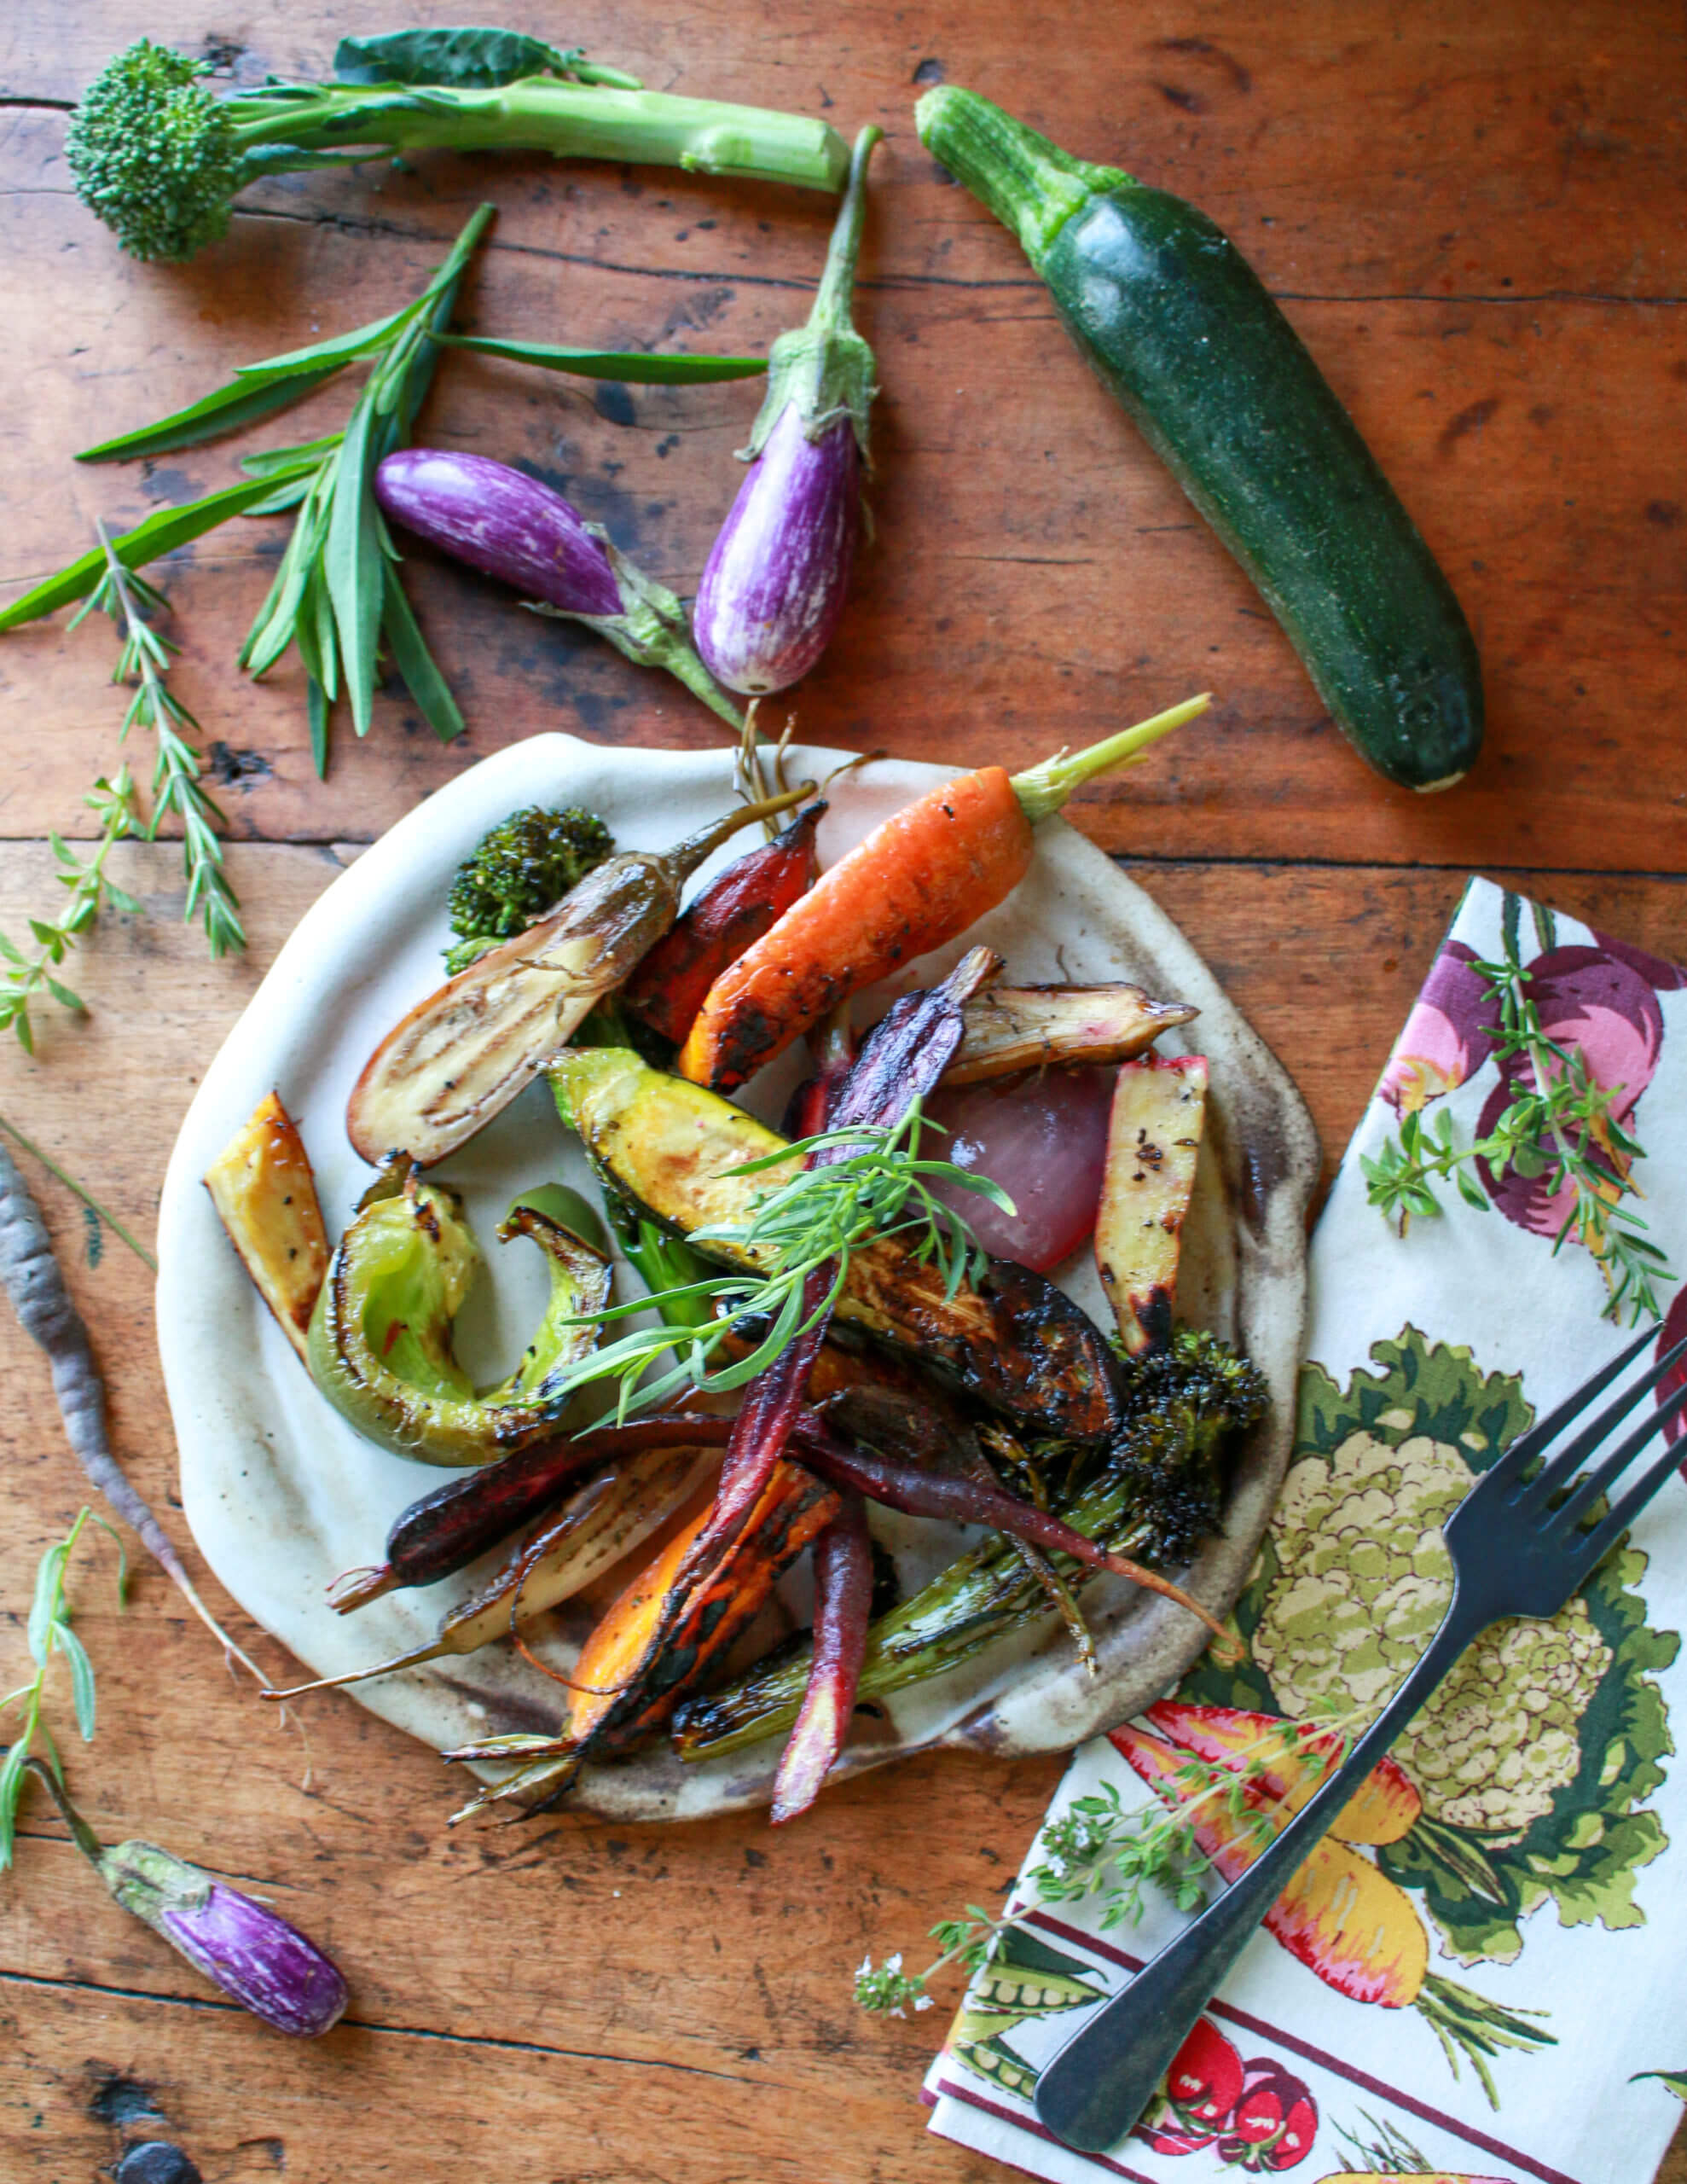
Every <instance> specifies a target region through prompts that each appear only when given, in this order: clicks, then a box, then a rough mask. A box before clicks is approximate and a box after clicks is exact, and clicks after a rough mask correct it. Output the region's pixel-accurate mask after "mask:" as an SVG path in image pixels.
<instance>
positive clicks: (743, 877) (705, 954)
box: [621, 799, 826, 1046]
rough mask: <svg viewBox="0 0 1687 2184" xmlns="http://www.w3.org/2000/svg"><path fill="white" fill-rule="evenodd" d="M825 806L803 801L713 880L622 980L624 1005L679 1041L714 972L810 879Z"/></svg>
mask: <svg viewBox="0 0 1687 2184" xmlns="http://www.w3.org/2000/svg"><path fill="white" fill-rule="evenodd" d="M825 814H826V805H825V804H824V803H823V802H822V801H820V799H816V800H815V802H814V803H813V804H806V805H805V806H804V807H803V810H801V811H799V812H798V813H797V816H796V818H794V819H793V820H792V821H791V824H790V825H789V826H788V827H787V828H786V829H785V831H784V833H783V834H780V835H778V836H776V837H775V839H774V840H773V841H771V842H765V843H763V844H762V847H761V848H760V849H754V850H751V852H750V854H749V855H748V856H747V857H739V860H738V862H737V863H735V864H731V865H728V868H727V869H726V870H725V871H724V872H723V873H722V874H721V876H720V878H719V879H718V880H711V881H710V884H709V886H707V887H705V888H704V890H703V892H702V893H701V894H700V895H699V897H698V898H697V900H696V901H695V902H694V903H692V904H691V905H690V907H689V908H688V909H687V911H686V913H685V915H683V916H682V917H681V920H680V921H679V923H678V924H677V925H676V926H675V927H674V928H673V930H672V932H670V933H668V934H667V935H666V937H665V938H663V939H661V940H658V942H657V944H656V945H655V947H654V948H652V950H651V951H650V953H649V955H648V956H646V957H645V959H644V961H643V962H642V963H641V964H640V965H639V967H638V968H637V970H635V972H634V973H633V975H632V977H631V978H630V979H628V981H627V983H626V985H624V986H623V987H622V989H621V1002H622V1006H623V1008H629V1009H630V1010H631V1011H632V1013H633V1014H634V1015H635V1016H636V1017H638V1018H639V1019H641V1022H643V1023H646V1024H648V1025H649V1026H650V1028H651V1030H652V1031H659V1032H660V1033H661V1035H662V1037H664V1039H671V1040H672V1041H673V1042H674V1043H675V1046H677V1045H678V1044H679V1043H680V1042H681V1039H683V1038H684V1037H685V1036H686V1033H687V1031H690V1029H691V1027H692V1024H693V1020H694V1019H695V1018H696V1015H697V1012H698V1010H699V1008H702V1006H703V1004H704V1001H705V1000H706V999H707V997H708V994H709V989H710V987H711V986H712V985H714V983H715V981H716V979H717V978H719V977H720V975H721V973H722V972H723V971H725V970H727V969H728V968H729V967H730V966H731V965H732V964H733V963H735V962H736V961H738V959H739V956H742V955H743V953H744V951H745V949H746V948H748V947H750V946H751V944H753V943H754V942H756V941H757V940H759V939H760V938H762V934H763V933H764V932H767V931H768V929H769V928H770V927H771V926H773V925H774V924H775V923H776V922H777V921H778V920H779V919H780V918H781V917H782V916H783V915H785V913H786V910H788V909H790V908H791V904H792V903H794V902H796V901H797V898H798V897H799V896H802V895H803V894H806V893H807V892H808V890H809V888H810V887H812V886H813V885H814V882H815V828H817V827H818V826H819V825H820V821H821V819H822V818H823V817H824V816H825Z"/></svg>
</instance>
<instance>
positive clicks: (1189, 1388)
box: [1114, 1327, 1268, 1564]
mask: <svg viewBox="0 0 1687 2184" xmlns="http://www.w3.org/2000/svg"><path fill="white" fill-rule="evenodd" d="M1125 1390H1126V1398H1125V1399H1126V1413H1125V1420H1124V1423H1123V1425H1122V1427H1121V1429H1120V1432H1119V1435H1118V1438H1117V1440H1116V1443H1115V1444H1114V1446H1115V1450H1116V1455H1117V1456H1118V1458H1119V1460H1120V1461H1122V1464H1123V1465H1124V1467H1125V1468H1126V1470H1127V1472H1128V1473H1129V1474H1130V1476H1131V1477H1132V1478H1133V1479H1135V1480H1137V1481H1138V1482H1139V1485H1138V1487H1137V1490H1136V1491H1135V1492H1133V1495H1132V1496H1130V1502H1131V1505H1132V1507H1133V1508H1134V1509H1135V1510H1136V1511H1137V1512H1138V1513H1139V1515H1140V1514H1150V1515H1151V1520H1152V1525H1153V1536H1152V1539H1151V1542H1150V1544H1149V1546H1148V1548H1147V1549H1146V1554H1145V1559H1146V1560H1150V1561H1152V1562H1157V1563H1169V1564H1176V1563H1179V1562H1182V1561H1186V1560H1188V1558H1189V1556H1190V1555H1191V1554H1193V1553H1194V1551H1195V1548H1196V1547H1197V1544H1198V1543H1199V1542H1200V1541H1201V1540H1202V1538H1203V1537H1204V1536H1206V1535H1208V1534H1209V1533H1211V1532H1214V1531H1217V1530H1218V1527H1219V1522H1220V1515H1221V1513H1222V1511H1223V1507H1224V1496H1225V1490H1226V1486H1227V1484H1228V1483H1229V1476H1230V1468H1231V1464H1232V1459H1233V1456H1234V1454H1235V1448H1236V1443H1237V1442H1238V1440H1239V1438H1241V1436H1242V1435H1243V1434H1244V1433H1245V1432H1247V1431H1248V1429H1249V1427H1250V1426H1256V1425H1257V1424H1258V1423H1259V1421H1260V1420H1261V1418H1263V1417H1264V1415H1265V1412H1266V1404H1267V1397H1268V1391H1267V1386H1266V1380H1265V1375H1264V1374H1262V1373H1261V1371H1260V1369H1259V1368H1258V1367H1257V1366H1256V1365H1254V1364H1251V1363H1249V1360H1248V1359H1247V1358H1245V1357H1244V1356H1243V1355H1242V1354H1241V1352H1240V1351H1239V1350H1232V1348H1231V1346H1230V1345H1229V1344H1228V1343H1226V1342H1223V1341H1220V1339H1219V1337H1218V1336H1217V1335H1215V1334H1209V1333H1207V1332H1206V1330H1205V1329H1204V1328H1198V1327H1180V1328H1178V1330H1177V1331H1176V1333H1174V1335H1173V1337H1172V1339H1171V1342H1170V1344H1169V1345H1168V1346H1167V1347H1165V1348H1163V1349H1156V1350H1147V1351H1145V1352H1144V1354H1143V1355H1142V1356H1139V1357H1136V1358H1133V1359H1130V1360H1129V1361H1128V1364H1127V1368H1126V1374H1125Z"/></svg>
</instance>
